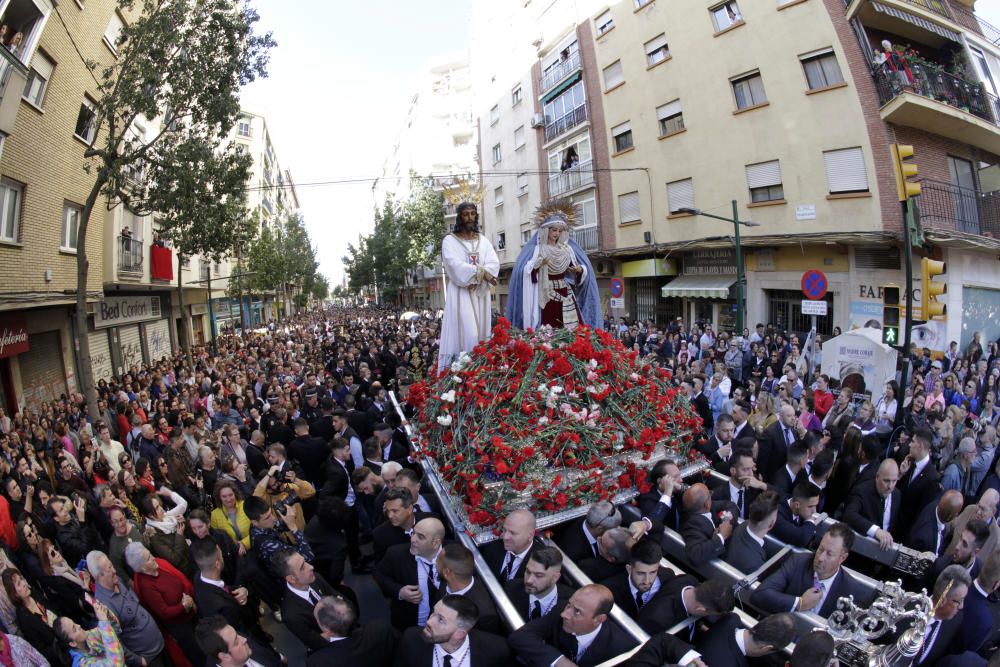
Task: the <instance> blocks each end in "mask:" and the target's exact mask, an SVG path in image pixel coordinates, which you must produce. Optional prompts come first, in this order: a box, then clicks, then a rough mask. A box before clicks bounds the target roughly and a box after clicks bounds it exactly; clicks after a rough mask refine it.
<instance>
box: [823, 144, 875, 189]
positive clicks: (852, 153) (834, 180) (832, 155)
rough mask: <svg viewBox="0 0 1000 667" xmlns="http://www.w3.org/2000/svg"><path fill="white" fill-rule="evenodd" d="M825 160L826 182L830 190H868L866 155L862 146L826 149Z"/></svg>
mask: <svg viewBox="0 0 1000 667" xmlns="http://www.w3.org/2000/svg"><path fill="white" fill-rule="evenodd" d="M823 160H824V161H825V162H826V182H827V186H828V187H829V188H830V192H859V191H865V190H868V172H867V170H866V169H865V155H864V153H863V152H862V150H861V148H860V147H856V148H844V149H841V150H836V151H826V152H824V153H823Z"/></svg>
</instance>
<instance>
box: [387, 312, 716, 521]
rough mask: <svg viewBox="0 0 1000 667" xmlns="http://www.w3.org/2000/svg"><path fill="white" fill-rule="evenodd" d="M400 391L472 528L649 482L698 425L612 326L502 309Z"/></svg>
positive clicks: (685, 446)
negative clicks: (487, 331)
mask: <svg viewBox="0 0 1000 667" xmlns="http://www.w3.org/2000/svg"><path fill="white" fill-rule="evenodd" d="M407 400H408V402H409V403H410V404H411V405H413V406H414V407H415V408H416V410H417V413H416V416H415V418H414V420H413V421H414V422H415V425H416V427H417V429H416V432H417V433H418V434H419V437H420V439H421V442H420V451H421V452H422V454H423V455H424V456H426V457H428V459H429V463H430V464H431V466H432V468H433V469H434V470H435V471H436V473H437V475H438V476H439V478H440V479H441V480H442V481H443V482H444V485H445V488H446V490H447V491H448V492H449V493H450V494H451V495H452V500H453V505H454V506H455V509H456V510H458V511H459V512H460V513H461V514H462V515H464V517H465V518H467V519H468V524H469V527H470V530H472V531H478V532H487V531H489V532H491V531H492V530H494V528H496V527H497V526H498V524H499V522H501V521H502V520H503V517H504V516H506V514H507V513H508V512H509V511H511V510H512V509H517V508H522V507H523V508H527V509H530V510H532V511H534V512H535V513H536V515H538V516H545V515H546V514H553V513H558V512H560V511H563V510H567V509H570V508H574V507H581V506H583V505H586V504H588V503H591V502H593V501H597V500H605V499H616V498H617V497H618V496H619V495H620V494H621V493H623V492H628V491H632V492H641V491H645V490H648V489H647V486H648V483H647V481H646V471H647V470H648V468H649V467H650V465H652V463H651V462H652V461H653V460H654V459H659V458H662V457H663V456H667V455H670V456H673V457H676V458H684V459H686V457H687V456H688V453H689V451H691V450H690V445H691V439H692V437H693V436H692V434H693V433H694V432H696V431H697V430H698V428H699V427H700V425H701V420H700V418H699V417H698V416H697V414H696V413H695V412H694V411H693V410H692V409H691V408H690V406H689V405H688V403H687V401H686V400H683V399H682V398H681V395H680V393H679V390H678V389H677V387H676V386H675V385H674V383H673V382H672V379H671V376H670V372H669V371H668V370H666V369H663V368H656V367H654V366H653V365H652V364H650V363H649V362H648V361H643V360H641V359H639V358H638V356H637V354H636V353H635V352H632V351H630V350H627V349H625V348H624V347H623V346H622V344H621V343H620V342H619V341H618V340H617V339H615V338H614V336H612V335H611V334H609V333H608V332H606V331H603V330H599V329H590V328H588V327H585V326H580V327H577V328H576V329H574V330H572V331H571V330H566V329H557V330H553V329H551V328H548V327H542V328H540V329H539V330H537V331H532V330H530V329H529V330H528V331H520V330H512V329H511V327H510V323H509V322H508V321H507V320H506V319H505V318H500V320H499V323H498V324H497V325H496V326H495V327H494V329H493V336H492V338H490V339H489V340H487V341H484V342H482V343H480V344H479V345H477V346H476V348H475V349H474V350H473V351H472V352H471V353H470V354H464V355H462V356H461V357H460V358H459V359H458V360H457V361H456V362H455V363H454V364H452V367H451V369H450V372H449V371H445V372H444V373H442V374H441V375H440V376H438V377H437V378H436V379H432V380H430V381H423V382H419V383H417V384H415V385H413V386H412V387H411V388H410V392H409V396H408V399H407Z"/></svg>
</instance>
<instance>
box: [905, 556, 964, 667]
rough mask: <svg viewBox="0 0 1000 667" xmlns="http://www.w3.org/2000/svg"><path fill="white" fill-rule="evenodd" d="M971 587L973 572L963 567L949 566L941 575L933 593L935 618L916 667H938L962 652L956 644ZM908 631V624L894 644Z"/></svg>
mask: <svg viewBox="0 0 1000 667" xmlns="http://www.w3.org/2000/svg"><path fill="white" fill-rule="evenodd" d="M971 585H972V579H971V578H970V577H969V573H968V572H966V571H965V569H964V568H963V567H962V566H960V565H952V566H950V567H947V568H945V570H944V571H943V572H942V573H941V574H940V575H938V578H937V580H936V581H935V582H934V588H933V589H932V590H931V602H932V603H933V604H932V608H933V609H934V615H933V616H932V617H931V620H930V623H929V624H928V625H927V629H926V631H925V632H924V641H923V643H922V644H921V645H920V649H919V650H918V651H917V655H916V656H914V658H913V662H912V663H911V664H912V666H913V667H934V666H935V665H937V664H938V663H939V662H940V661H941V660H942V658H944V657H945V656H947V655H950V654H952V653H961V652H962V649H961V648H960V647H953V644H954V640H955V637H956V635H958V633H959V631H960V629H961V627H962V622H963V619H964V615H963V613H962V606H963V604H964V603H965V598H966V596H967V595H968V593H969V587H970V586H971ZM907 629H908V625H907V626H904V627H902V628H900V630H899V632H898V633H895V634H894V635H892V636H891V638H890V641H895V640H896V637H898V636H899V634H901V633H902V632H904V631H905V630H907Z"/></svg>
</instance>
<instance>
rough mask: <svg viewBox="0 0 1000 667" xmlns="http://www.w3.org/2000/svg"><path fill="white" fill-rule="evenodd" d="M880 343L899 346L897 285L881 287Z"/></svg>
mask: <svg viewBox="0 0 1000 667" xmlns="http://www.w3.org/2000/svg"><path fill="white" fill-rule="evenodd" d="M882 343H883V344H885V345H899V285H883V286H882Z"/></svg>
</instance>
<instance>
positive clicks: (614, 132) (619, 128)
mask: <svg viewBox="0 0 1000 667" xmlns="http://www.w3.org/2000/svg"><path fill="white" fill-rule="evenodd" d="M631 129H632V123H631V122H629V121H625V122H624V123H622V124H621V125H615V126H614V127H613V128H611V136H612V137H617V136H618V135H619V134H624V133H626V132H628V131H629V130H631Z"/></svg>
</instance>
